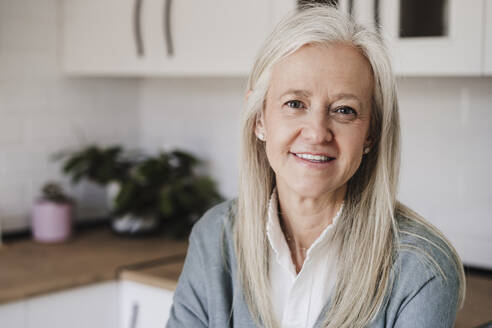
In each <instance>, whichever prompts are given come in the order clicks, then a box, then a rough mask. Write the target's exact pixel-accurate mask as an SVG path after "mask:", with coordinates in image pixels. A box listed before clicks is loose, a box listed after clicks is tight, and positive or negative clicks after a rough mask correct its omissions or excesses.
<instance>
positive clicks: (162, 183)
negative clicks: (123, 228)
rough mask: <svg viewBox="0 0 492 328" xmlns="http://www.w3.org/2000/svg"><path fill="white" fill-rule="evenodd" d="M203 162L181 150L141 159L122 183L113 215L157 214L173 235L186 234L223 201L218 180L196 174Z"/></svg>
mask: <svg viewBox="0 0 492 328" xmlns="http://www.w3.org/2000/svg"><path fill="white" fill-rule="evenodd" d="M201 164H202V163H201V162H200V161H199V160H198V159H197V158H195V157H194V156H192V155H191V154H189V153H186V152H184V151H180V150H175V151H172V152H170V153H164V152H161V153H160V154H158V155H157V156H155V157H148V158H147V159H145V160H143V161H141V162H140V163H138V164H137V165H136V166H135V167H134V168H132V170H131V172H130V174H129V176H128V178H127V179H125V180H124V181H123V183H122V184H121V189H120V192H119V193H118V196H117V197H116V202H115V207H114V209H113V215H114V216H120V215H124V214H126V213H132V214H134V215H154V216H157V217H159V218H161V219H162V220H163V222H165V225H166V229H167V230H172V233H173V234H174V235H178V236H181V235H185V234H186V233H187V232H188V231H189V229H190V228H191V226H192V225H193V223H194V221H196V219H198V218H199V216H201V215H202V214H203V212H205V210H206V209H208V208H209V207H210V206H211V205H213V204H215V203H217V202H219V201H220V200H222V197H221V196H220V194H219V193H218V191H217V187H216V185H215V182H214V181H213V180H212V179H211V178H210V177H208V176H204V175H200V174H198V173H197V168H198V167H199V166H200V165H201Z"/></svg>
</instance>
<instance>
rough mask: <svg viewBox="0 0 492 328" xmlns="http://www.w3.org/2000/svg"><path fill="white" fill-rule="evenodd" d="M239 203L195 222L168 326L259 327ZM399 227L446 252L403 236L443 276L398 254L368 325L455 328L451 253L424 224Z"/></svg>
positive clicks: (418, 258)
mask: <svg viewBox="0 0 492 328" xmlns="http://www.w3.org/2000/svg"><path fill="white" fill-rule="evenodd" d="M235 204H236V202H235V201H228V202H224V203H222V204H219V205H217V206H215V207H213V208H212V209H210V210H209V211H208V212H207V213H205V215H204V216H203V217H202V218H201V219H200V220H199V222H197V224H195V226H194V228H193V230H192V233H191V235H190V240H189V249H188V253H187V256H186V260H185V264H184V268H183V272H182V273H181V276H180V278H179V281H178V285H177V288H176V291H175V293H174V299H173V305H172V308H171V313H170V317H169V321H168V322H167V326H166V327H167V328H175V327H186V328H200V327H216V328H225V327H235V328H243V327H244V328H246V327H256V325H255V321H254V320H253V318H252V317H251V314H250V312H249V310H248V306H247V304H246V302H245V299H244V297H243V294H242V291H241V290H242V288H241V284H240V282H239V281H238V279H237V264H236V257H235V253H234V243H233V237H232V230H231V226H232V220H234V217H235V213H236V209H235V208H236V205H235ZM399 225H400V228H402V226H404V227H403V228H404V229H405V230H407V231H409V230H410V231H412V232H413V233H414V234H417V235H420V236H424V237H426V238H429V239H431V240H432V241H433V243H435V245H438V246H440V247H441V248H442V249H444V251H445V252H442V251H441V250H439V249H438V248H437V247H436V246H435V245H433V244H431V243H428V242H425V241H423V240H421V239H420V238H417V237H412V236H411V235H409V234H401V236H400V239H401V243H402V244H409V245H413V246H416V247H417V249H420V250H424V251H425V252H427V253H429V254H430V255H432V256H433V258H434V260H435V261H436V262H437V263H438V264H439V266H440V267H441V268H442V270H443V273H444V275H445V278H444V277H443V275H442V274H441V273H440V272H439V270H438V269H437V268H436V266H435V265H431V264H430V263H429V260H428V259H427V258H426V257H425V255H424V254H423V252H418V251H404V250H400V251H399V252H398V255H397V259H396V261H395V263H394V266H393V270H392V275H394V277H395V278H396V279H394V285H393V288H392V289H391V293H390V294H389V295H387V297H389V298H388V301H387V302H386V304H385V305H384V307H383V308H382V309H381V310H380V312H379V313H378V315H377V316H376V317H375V319H374V320H373V321H372V322H371V323H370V324H369V325H368V326H367V327H371V328H376V327H377V328H382V327H398V328H428V327H429V328H440V327H443V328H444V327H445V328H448V327H453V325H454V320H455V316H456V310H457V300H458V291H459V279H458V273H457V270H456V268H455V264H454V262H453V261H452V260H451V251H450V250H449V248H448V247H446V245H445V244H444V243H443V241H442V240H440V239H438V238H436V237H434V236H433V235H432V234H431V233H430V232H429V231H426V230H425V229H424V228H423V227H421V226H420V225H419V226H416V225H412V224H411V223H410V222H409V220H399ZM329 306H330V302H329V301H328V302H327V303H326V304H325V306H324V308H323V310H322V311H321V314H320V315H319V317H318V320H317V322H316V324H315V326H314V327H321V323H322V321H323V319H324V317H325V315H326V312H327V310H328V309H329ZM303 328H304V327H303Z"/></svg>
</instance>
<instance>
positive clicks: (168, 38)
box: [164, 0, 174, 57]
mask: <svg viewBox="0 0 492 328" xmlns="http://www.w3.org/2000/svg"><path fill="white" fill-rule="evenodd" d="M165 1H166V2H165V5H164V41H165V43H166V49H167V55H168V56H169V57H171V56H172V55H174V48H173V36H172V33H171V0H165Z"/></svg>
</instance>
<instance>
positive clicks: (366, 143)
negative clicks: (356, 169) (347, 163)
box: [363, 138, 372, 155]
mask: <svg viewBox="0 0 492 328" xmlns="http://www.w3.org/2000/svg"><path fill="white" fill-rule="evenodd" d="M371 148H372V140H371V139H369V138H368V139H366V141H364V150H363V152H364V155H365V154H368V153H369V152H370V151H371Z"/></svg>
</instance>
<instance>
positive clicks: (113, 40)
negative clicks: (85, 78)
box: [61, 0, 152, 75]
mask: <svg viewBox="0 0 492 328" xmlns="http://www.w3.org/2000/svg"><path fill="white" fill-rule="evenodd" d="M61 4H62V17H63V22H62V35H63V42H62V58H63V70H64V71H65V72H66V73H72V74H93V73H97V74H110V75H111V74H135V73H142V72H145V71H148V70H149V69H150V67H149V65H150V57H149V49H148V47H149V44H148V40H147V39H146V38H147V37H146V35H147V34H148V33H149V28H150V20H149V19H147V18H146V16H148V15H150V14H152V13H150V12H149V9H150V8H149V3H148V1H146V0H84V1H80V0H63V1H62V2H61Z"/></svg>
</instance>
